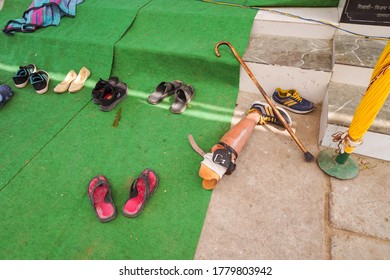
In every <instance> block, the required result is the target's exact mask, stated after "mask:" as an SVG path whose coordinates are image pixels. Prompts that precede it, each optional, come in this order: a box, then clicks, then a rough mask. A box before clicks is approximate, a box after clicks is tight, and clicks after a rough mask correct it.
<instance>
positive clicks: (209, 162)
mask: <svg viewBox="0 0 390 280" xmlns="http://www.w3.org/2000/svg"><path fill="white" fill-rule="evenodd" d="M201 164H204V165H205V166H207V167H208V168H210V169H211V170H213V171H214V172H215V173H217V174H218V176H219V178H222V176H223V175H224V174H225V173H226V167H224V166H222V165H220V164H218V163H215V162H214V161H213V154H212V153H207V154H205V155H204V157H203V161H202V162H201Z"/></svg>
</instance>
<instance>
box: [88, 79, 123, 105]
mask: <svg viewBox="0 0 390 280" xmlns="http://www.w3.org/2000/svg"><path fill="white" fill-rule="evenodd" d="M127 91H128V89H127V84H126V83H124V82H122V81H120V80H119V78H118V77H115V76H114V77H110V78H109V79H108V80H107V81H106V80H103V79H99V81H98V82H97V83H96V85H95V87H94V88H93V89H92V99H93V102H94V103H95V104H98V105H100V110H102V111H105V112H108V111H111V110H112V109H114V108H115V106H116V105H118V103H119V102H121V101H122V100H123V99H125V98H126V96H127Z"/></svg>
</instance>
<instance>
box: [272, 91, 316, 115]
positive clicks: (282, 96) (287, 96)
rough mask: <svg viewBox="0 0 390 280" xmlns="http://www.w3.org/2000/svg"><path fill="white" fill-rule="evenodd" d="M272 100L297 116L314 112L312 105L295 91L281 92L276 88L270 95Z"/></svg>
mask: <svg viewBox="0 0 390 280" xmlns="http://www.w3.org/2000/svg"><path fill="white" fill-rule="evenodd" d="M272 100H273V101H274V102H275V103H277V104H279V105H280V106H282V107H283V108H285V109H287V110H289V111H291V112H294V113H297V114H306V113H309V112H311V111H313V110H314V103H313V102H311V101H309V100H307V99H304V98H303V97H301V96H300V95H299V93H298V92H297V91H296V90H295V89H289V90H282V89H280V88H277V89H275V91H274V93H273V94H272Z"/></svg>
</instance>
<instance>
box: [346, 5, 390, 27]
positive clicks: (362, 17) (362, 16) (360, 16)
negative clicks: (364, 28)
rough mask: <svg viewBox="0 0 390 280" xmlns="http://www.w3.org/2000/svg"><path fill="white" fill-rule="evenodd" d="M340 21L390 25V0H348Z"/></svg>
mask: <svg viewBox="0 0 390 280" xmlns="http://www.w3.org/2000/svg"><path fill="white" fill-rule="evenodd" d="M340 21H341V22H345V23H355V24H371V25H384V26H390V1H389V0H347V1H346V3H345V6H344V10H343V14H342V15H341V20H340Z"/></svg>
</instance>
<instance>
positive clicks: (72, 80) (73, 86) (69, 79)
mask: <svg viewBox="0 0 390 280" xmlns="http://www.w3.org/2000/svg"><path fill="white" fill-rule="evenodd" d="M89 75H91V72H90V71H89V70H88V69H87V68H86V67H82V68H81V69H80V72H79V74H78V75H77V74H76V72H75V71H73V70H70V71H69V73H68V74H67V75H66V77H65V79H64V80H63V81H62V82H61V83H59V84H58V85H57V86H56V87H55V88H54V92H56V93H64V92H65V91H69V92H70V93H74V92H78V91H79V90H81V89H82V88H83V86H84V83H85V81H86V80H87V79H88V77H89Z"/></svg>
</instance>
